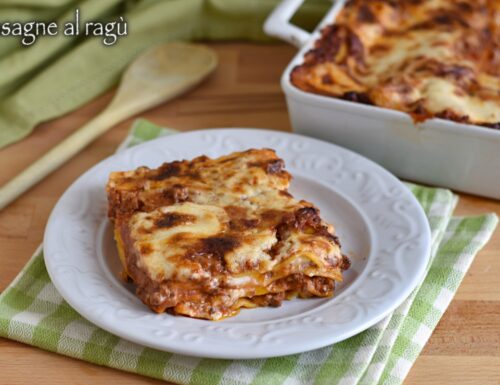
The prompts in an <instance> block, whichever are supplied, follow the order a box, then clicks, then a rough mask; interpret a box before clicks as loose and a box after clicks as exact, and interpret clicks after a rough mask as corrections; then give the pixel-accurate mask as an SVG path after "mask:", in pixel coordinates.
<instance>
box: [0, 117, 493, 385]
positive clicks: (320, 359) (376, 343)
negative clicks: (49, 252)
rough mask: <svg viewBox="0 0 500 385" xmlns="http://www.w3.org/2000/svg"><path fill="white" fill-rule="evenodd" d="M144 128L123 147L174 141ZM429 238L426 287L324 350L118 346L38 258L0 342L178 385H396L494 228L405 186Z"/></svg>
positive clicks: (429, 192) (5, 310)
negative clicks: (234, 354) (224, 353)
mask: <svg viewBox="0 0 500 385" xmlns="http://www.w3.org/2000/svg"><path fill="white" fill-rule="evenodd" d="M174 132H175V131H173V130H166V129H162V128H159V127H157V126H155V125H154V124H152V123H149V122H146V121H144V120H139V121H138V122H136V124H135V125H134V127H133V128H132V130H131V133H130V135H129V137H128V138H127V139H126V141H125V143H124V144H123V145H122V146H121V147H122V148H123V147H129V146H133V145H135V144H138V143H142V142H144V141H147V140H151V139H154V138H156V137H158V136H161V135H168V134H172V133H174ZM408 187H409V188H410V189H411V191H412V192H413V193H414V194H415V196H416V197H417V199H418V201H419V202H420V203H421V205H422V207H423V209H424V211H425V213H426V215H427V218H428V219H429V224H430V227H431V231H432V261H431V263H430V265H429V268H428V272H427V276H426V278H425V280H424V281H423V283H422V284H421V285H420V286H419V287H417V288H416V289H415V291H414V292H413V294H411V295H410V297H409V298H408V299H407V300H405V302H403V304H402V305H401V306H399V308H397V309H396V310H395V311H394V312H393V313H392V314H390V315H389V316H388V317H386V318H385V319H384V320H382V321H381V322H379V323H378V324H376V325H375V326H373V327H371V328H370V329H368V330H366V331H364V332H362V333H360V334H358V335H356V336H354V337H352V338H349V339H347V340H345V341H343V342H340V343H337V344H334V345H332V346H327V347H325V348H322V349H318V350H314V351H311V352H306V353H302V354H295V355H291V356H286V357H278V358H272V359H258V360H240V361H231V360H214V359H200V358H195V357H187V356H181V355H178V354H172V353H166V352H160V351H157V350H154V349H150V348H145V347H143V346H140V345H137V344H134V343H131V342H128V341H125V340H122V339H120V338H118V337H116V336H114V335H112V334H109V333H107V332H105V331H104V330H102V329H99V328H98V327H96V326H94V325H93V324H91V323H90V322H88V321H87V320H85V319H84V318H83V317H81V316H80V315H79V314H78V313H77V312H76V311H74V310H73V309H72V308H71V307H70V306H69V305H68V304H67V303H66V302H65V301H64V300H63V299H62V297H61V296H60V295H59V293H58V292H57V290H56V289H55V287H54V286H53V285H52V283H51V282H50V278H49V276H48V274H47V271H46V270H45V265H44V261H43V255H42V252H41V250H40V249H38V250H37V251H36V252H35V254H34V255H33V257H32V258H31V260H30V261H29V263H28V264H27V265H26V267H25V268H24V269H23V270H22V271H21V273H20V274H19V275H18V277H17V278H16V279H15V280H14V282H12V284H11V285H10V286H9V287H8V288H7V289H6V290H5V291H4V292H3V293H2V294H1V295H0V336H4V337H7V338H11V339H14V340H17V341H21V342H24V343H26V344H30V345H34V346H38V347H40V348H43V349H47V350H50V351H54V352H58V353H60V354H64V355H67V356H71V357H75V358H79V359H82V360H85V361H89V362H93V363H96V364H99V365H106V366H110V367H113V368H117V369H121V370H126V371H129V372H133V373H139V374H142V375H145V376H150V377H154V378H158V379H165V380H168V381H172V382H175V383H180V384H192V385H216V384H226V385H247V384H289V385H292V384H297V385H298V384H316V385H321V384H325V385H326V384H328V385H332V384H342V385H347V384H369V385H373V384H401V383H402V382H403V380H404V378H405V377H406V375H407V374H408V371H409V370H410V368H411V366H412V364H413V363H414V362H415V360H416V359H417V357H418V355H419V354H420V351H421V350H422V348H423V347H424V345H425V343H426V342H427V340H428V339H429V337H430V335H431V334H432V331H433V330H434V328H435V327H436V325H437V323H438V321H439V319H440V318H441V316H442V315H443V313H444V312H445V310H446V308H447V307H448V305H449V303H450V301H451V299H452V298H453V295H454V294H455V292H456V291H457V289H458V287H459V285H460V282H461V281H462V278H463V277H464V275H465V273H466V272H467V269H468V268H469V266H470V264H471V263H472V261H473V259H474V256H475V255H476V254H477V252H478V251H479V250H480V249H481V248H482V247H483V246H484V245H485V244H486V242H487V241H488V239H489V238H490V236H491V234H492V233H493V231H494V229H495V227H496V225H497V222H498V219H497V217H496V216H495V215H494V214H488V215H482V216H476V217H462V218H459V217H452V213H453V209H454V207H455V205H456V202H457V197H456V196H455V195H453V194H452V193H451V192H450V191H449V190H444V189H434V188H426V187H421V186H417V185H412V184H408Z"/></svg>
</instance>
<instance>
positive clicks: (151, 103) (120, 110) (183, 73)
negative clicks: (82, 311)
mask: <svg viewBox="0 0 500 385" xmlns="http://www.w3.org/2000/svg"><path fill="white" fill-rule="evenodd" d="M216 66H217V56H216V54H215V52H214V51H213V50H211V49H209V48H207V47H205V46H201V45H194V44H185V43H167V44H163V45H159V46H156V47H153V48H152V49H150V50H148V51H146V52H145V53H144V54H142V55H140V56H139V57H138V58H137V59H135V60H134V61H133V62H132V64H131V65H130V66H129V67H128V69H127V70H126V71H125V73H124V74H123V77H122V79H121V83H120V86H119V87H118V91H117V92H116V94H115V96H114V98H113V100H112V101H111V103H110V104H109V105H108V106H107V107H106V108H105V109H104V110H103V111H102V112H101V113H100V114H99V115H97V116H96V117H95V118H94V119H92V120H91V121H90V122H88V123H87V124H86V125H84V126H83V127H82V128H80V129H79V130H78V131H76V132H74V133H73V134H71V135H70V136H69V137H67V138H66V139H64V140H63V141H62V142H61V143H59V144H57V145H56V146H55V147H54V148H52V149H51V150H50V151H49V152H47V153H46V154H45V155H43V156H42V157H41V158H40V159H38V160H37V161H36V162H35V163H33V164H32V165H31V166H29V167H27V168H26V169H25V170H24V171H22V172H21V173H20V174H19V175H17V176H16V177H14V179H12V180H10V181H9V182H8V183H6V184H5V185H4V186H3V187H1V188H0V210H1V209H2V208H4V207H5V206H7V205H8V204H9V203H10V202H12V201H13V200H14V199H16V198H17V197H18V196H19V195H21V194H22V193H23V192H25V191H26V190H28V189H29V188H30V187H32V186H33V185H34V184H36V183H38V182H39V181H40V180H41V179H43V178H44V177H45V176H47V175H48V174H50V173H51V172H52V171H54V170H55V169H57V168H58V167H59V166H61V165H62V164H64V163H65V162H66V161H67V160H68V159H70V158H72V157H73V156H74V155H76V154H77V153H78V152H79V151H80V150H82V149H83V148H85V147H86V146H87V145H88V144H89V143H91V142H92V141H94V140H95V139H96V138H97V137H99V136H100V135H102V134H103V133H105V132H106V131H107V130H108V129H109V128H111V127H112V126H114V125H115V124H117V123H119V122H121V121H122V120H125V119H127V118H130V117H131V116H133V115H136V114H138V113H140V112H143V111H146V110H148V109H150V108H152V107H155V106H157V105H158V104H161V103H164V102H166V101H168V100H171V99H173V98H175V97H176V96H179V95H180V94H182V93H184V92H186V91H187V90H189V89H191V88H192V87H193V86H195V85H196V84H198V83H199V82H201V81H202V80H203V79H204V78H205V77H207V76H208V75H209V74H210V73H211V72H212V71H213V70H214V69H215V67H216Z"/></svg>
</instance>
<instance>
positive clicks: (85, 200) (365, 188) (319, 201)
mask: <svg viewBox="0 0 500 385" xmlns="http://www.w3.org/2000/svg"><path fill="white" fill-rule="evenodd" d="M262 147H268V148H273V149H275V150H276V151H277V153H278V155H279V156H280V157H282V158H283V159H284V160H285V162H286V166H287V169H288V171H290V172H291V173H292V175H293V176H294V179H293V182H292V185H291V192H292V193H293V194H294V195H295V196H296V197H300V198H303V199H307V200H309V201H311V202H313V203H314V204H316V205H317V206H318V207H319V208H320V209H321V214H322V216H323V217H324V218H325V219H326V220H327V221H329V222H331V223H333V224H334V225H335V226H336V228H337V233H338V235H339V237H340V240H341V243H342V247H343V251H344V252H345V253H346V254H347V255H348V256H350V258H351V260H352V267H351V268H350V269H349V270H348V271H347V272H346V274H345V280H344V282H343V283H342V284H341V285H339V289H338V290H337V294H336V295H335V297H333V298H330V299H307V300H303V299H296V300H293V301H288V302H285V303H283V305H282V306H281V307H279V308H262V309H252V310H243V311H242V312H241V313H240V314H239V315H237V316H236V317H233V318H229V319H226V320H223V321H219V322H212V321H205V320H196V319H190V318H186V317H180V316H172V315H169V314H154V313H152V312H151V311H150V310H149V309H148V308H146V306H144V305H143V304H142V302H141V301H140V300H139V299H138V298H137V297H135V295H134V294H133V287H131V286H127V285H125V284H124V283H123V282H122V281H121V280H120V279H119V278H118V272H119V270H120V266H119V261H118V256H117V253H116V250H115V245H114V242H113V236H112V231H111V225H110V223H109V222H108V220H107V218H106V205H107V203H106V195H105V192H104V186H105V185H106V182H107V178H108V175H109V173H110V172H111V171H117V170H130V169H134V168H136V167H138V166H141V165H147V166H149V167H157V166H158V165H160V164H161V163H162V162H165V161H172V160H176V159H191V158H193V157H195V156H198V155H201V154H206V155H208V156H210V157H217V156H220V155H224V154H227V153H230V152H232V151H237V150H244V149H248V148H262ZM429 250H430V230H429V226H428V223H427V220H426V218H425V215H424V212H423V210H422V208H421V207H420V205H419V204H418V202H417V200H416V199H415V198H414V197H413V195H412V194H411V192H410V191H409V190H408V189H407V188H406V187H405V186H404V185H403V184H402V183H401V182H399V180H398V179H396V178H395V177H394V176H393V175H391V174H390V173H389V172H387V171H386V170H384V169H383V168H381V167H380V166H378V165H377V164H375V163H373V162H371V161H369V160H367V159H366V158H363V157H361V156H360V155H357V154H355V153H353V152H351V151H348V150H345V149H343V148H341V147H338V146H335V145H333V144H330V143H326V142H322V141H319V140H316V139H311V138H307V137H304V136H299V135H294V134H288V133H281V132H276V131H266V130H255V129H252V130H248V129H211V130H203V131H196V132H190V133H184V134H178V135H172V136H167V137H164V138H161V139H157V140H154V141H151V142H148V143H145V144H143V145H140V146H136V147H134V148H132V149H129V150H125V151H123V152H121V153H118V154H117V155H114V156H112V157H110V158H108V159H106V160H104V161H102V162H101V163H99V164H98V165H96V166H95V167H93V168H92V169H90V170H89V171H87V172H86V173H85V174H83V175H82V176H81V177H80V178H79V179H78V180H77V181H76V182H75V183H73V185H72V186H71V187H70V188H69V189H68V190H67V191H66V192H65V193H64V195H63V196H62V197H61V199H60V200H59V202H58V203H57V205H56V207H55V208H54V210H53V212H52V215H51V216H50V219H49V223H48V225H47V229H46V232H45V240H44V252H45V262H46V265H47V269H48V272H49V274H50V277H51V279H52V282H53V283H54V285H55V286H56V287H57V289H58V290H59V292H60V293H61V295H62V296H63V297H64V298H65V299H66V301H67V302H68V303H69V304H70V305H71V306H72V307H73V308H75V309H76V310H77V311H78V312H79V313H80V314H81V315H82V316H84V317H85V318H87V319H88V320H90V321H91V322H93V323H95V324H96V325H98V326H100V327H101V328H103V329H105V330H107V331H109V332H111V333H113V334H116V335H118V336H120V337H122V338H125V339H127V340H130V341H134V342H137V343H139V344H142V345H146V346H149V347H153V348H157V349H160V350H166V351H170V352H175V353H181V354H187V355H192V356H203V357H214V358H233V359H239V358H261V357H272V356H281V355H287V354H292V353H298V352H303V351H307V350H311V349H315V348H320V347H323V346H326V345H329V344H331V343H334V342H338V341H341V340H343V339H345V338H348V337H350V336H353V335H355V334H357V333H359V332H361V331H363V330H365V329H367V328H368V327H370V326H372V325H373V324H375V323H376V322H377V321H379V320H380V319H382V318H383V317H384V316H385V315H387V314H388V313H389V312H390V311H391V310H393V309H394V308H395V307H397V306H398V305H399V304H400V303H401V302H402V301H403V300H404V299H405V298H406V297H407V296H408V295H409V294H410V292H411V291H412V289H413V288H414V287H415V286H416V285H417V284H418V283H419V281H420V280H421V279H422V277H423V273H424V270H425V266H426V265H427V263H428V258H429Z"/></svg>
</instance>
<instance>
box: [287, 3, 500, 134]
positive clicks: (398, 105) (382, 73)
mask: <svg viewBox="0 0 500 385" xmlns="http://www.w3.org/2000/svg"><path fill="white" fill-rule="evenodd" d="M291 81H292V83H293V84H294V85H295V86H296V87H298V88H300V89H302V90H304V91H307V92H313V93H317V94H322V95H327V96H333V97H337V98H341V99H345V100H350V101H354V102H358V103H364V104H372V105H376V106H380V107H386V108H390V109H395V110H399V111H404V112H407V113H409V114H411V115H412V117H413V118H414V120H415V121H417V122H418V121H423V120H426V119H428V118H433V117H440V118H444V119H449V120H454V121H457V122H462V123H471V124H477V125H483V126H488V127H493V128H500V1H497V0H461V1H455V0H371V1H366V0H350V1H348V2H347V4H346V5H345V7H344V8H343V10H342V11H341V12H340V13H339V15H338V16H337V18H336V20H335V23H334V24H333V25H330V26H328V27H326V28H325V29H324V30H323V31H322V35H321V38H320V39H319V40H318V41H316V42H315V45H314V49H312V50H310V51H309V52H308V53H307V54H306V55H305V59H304V63H303V64H301V65H299V66H297V67H295V68H294V70H293V72H292V74H291Z"/></svg>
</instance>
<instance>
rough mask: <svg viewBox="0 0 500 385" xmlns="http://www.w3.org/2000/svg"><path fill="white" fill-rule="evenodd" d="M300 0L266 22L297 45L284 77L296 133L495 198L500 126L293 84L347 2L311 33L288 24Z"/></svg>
mask: <svg viewBox="0 0 500 385" xmlns="http://www.w3.org/2000/svg"><path fill="white" fill-rule="evenodd" d="M302 2H303V0H285V1H283V2H282V3H281V4H280V5H279V6H278V7H277V8H276V9H275V10H274V11H273V13H272V14H271V15H270V16H269V18H268V19H267V21H266V23H265V26H264V29H265V31H266V33H268V34H269V35H272V36H276V37H279V38H281V39H283V40H286V41H288V42H290V43H292V44H294V45H296V46H298V47H299V48H300V49H299V52H298V53H297V55H295V57H294V59H293V60H292V61H291V62H290V64H289V65H288V67H287V68H286V70H285V72H284V73H283V76H282V78H281V85H282V88H283V90H284V92H285V95H286V99H287V104H288V110H289V114H290V119H291V122H292V127H293V129H294V131H296V132H298V133H301V134H304V135H309V136H314V137H317V138H320V139H324V140H327V141H331V142H334V143H337V144H340V145H342V146H344V147H347V148H350V149H353V150H355V151H357V152H359V153H361V154H363V155H365V156H367V157H368V158H371V159H373V160H374V161H376V162H378V163H379V164H381V165H383V166H384V167H386V168H387V169H388V170H390V171H392V172H393V173H394V174H396V175H397V176H399V177H401V178H404V179H407V180H412V181H416V182H422V183H426V184H430V185H435V186H442V187H449V188H452V189H455V190H458V191H464V192H468V193H472V194H477V195H482V196H486V197H491V198H496V199H500V130H496V129H491V128H486V127H480V126H474V125H467V124H460V123H455V122H453V121H449V120H444V119H429V120H427V121H426V122H424V123H422V124H415V123H414V122H413V120H412V119H411V117H410V116H409V115H408V114H406V113H403V112H399V111H395V110H390V109H387V108H381V107H374V106H369V105H363V104H359V103H355V102H349V101H344V100H340V99H336V98H333V97H328V96H321V95H316V94H313V93H308V92H304V91H302V90H300V89H298V88H296V87H295V86H294V85H293V84H292V83H291V82H290V72H291V71H292V69H293V68H294V67H295V66H296V65H298V64H300V63H302V61H303V57H304V54H305V53H306V52H307V51H308V50H309V49H311V48H312V46H313V43H314V41H316V40H317V39H318V38H319V36H320V30H321V29H322V28H323V27H324V26H325V25H327V24H331V23H332V22H333V21H334V20H335V17H336V15H337V13H338V12H339V11H340V9H341V8H342V6H343V5H344V3H345V0H340V1H336V2H335V3H334V5H333V7H332V8H331V9H330V11H329V12H328V13H327V14H326V16H325V17H324V19H323V21H322V22H321V23H320V24H319V26H318V28H316V30H315V31H314V32H313V33H312V34H310V33H308V32H306V31H304V30H302V29H300V28H298V27H296V26H293V25H291V24H290V23H289V20H290V18H291V17H292V16H293V14H294V13H295V11H296V10H297V8H298V7H299V6H300V5H301V4H302Z"/></svg>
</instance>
